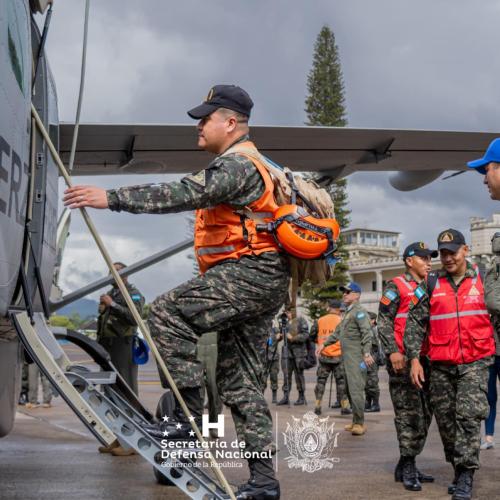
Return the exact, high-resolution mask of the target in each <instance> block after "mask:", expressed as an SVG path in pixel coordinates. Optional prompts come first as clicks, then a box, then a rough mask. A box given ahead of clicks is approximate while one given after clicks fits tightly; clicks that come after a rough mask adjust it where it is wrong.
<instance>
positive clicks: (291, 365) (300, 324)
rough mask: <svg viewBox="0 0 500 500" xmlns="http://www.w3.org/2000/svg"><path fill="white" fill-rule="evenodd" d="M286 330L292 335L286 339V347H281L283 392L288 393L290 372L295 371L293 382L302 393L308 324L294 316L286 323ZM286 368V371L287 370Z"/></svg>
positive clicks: (290, 385) (304, 386) (303, 388)
mask: <svg viewBox="0 0 500 500" xmlns="http://www.w3.org/2000/svg"><path fill="white" fill-rule="evenodd" d="M288 332H289V333H290V334H291V335H292V340H290V339H288V340H287V346H288V349H286V347H285V343H284V342H283V346H282V348H281V369H282V370H283V379H284V380H283V393H284V394H285V396H287V395H289V394H290V389H291V388H292V374H293V373H295V384H296V386H297V391H298V392H299V394H304V392H305V389H306V382H305V379H304V361H305V359H306V355H307V348H306V341H307V338H308V337H309V326H308V325H307V321H306V320H305V319H304V318H302V317H300V316H299V317H298V318H294V319H292V321H290V322H289V323H288ZM287 369H288V372H287Z"/></svg>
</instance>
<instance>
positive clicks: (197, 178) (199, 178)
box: [186, 169, 207, 187]
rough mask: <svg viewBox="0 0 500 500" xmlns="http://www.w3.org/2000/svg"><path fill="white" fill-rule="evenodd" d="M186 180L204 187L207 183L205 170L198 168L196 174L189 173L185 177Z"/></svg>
mask: <svg viewBox="0 0 500 500" xmlns="http://www.w3.org/2000/svg"><path fill="white" fill-rule="evenodd" d="M186 180H189V181H191V182H193V183H194V184H196V185H198V186H201V187H205V186H206V184H207V178H206V171H205V169H203V170H200V171H199V172H198V173H196V174H191V175H188V176H187V177H186Z"/></svg>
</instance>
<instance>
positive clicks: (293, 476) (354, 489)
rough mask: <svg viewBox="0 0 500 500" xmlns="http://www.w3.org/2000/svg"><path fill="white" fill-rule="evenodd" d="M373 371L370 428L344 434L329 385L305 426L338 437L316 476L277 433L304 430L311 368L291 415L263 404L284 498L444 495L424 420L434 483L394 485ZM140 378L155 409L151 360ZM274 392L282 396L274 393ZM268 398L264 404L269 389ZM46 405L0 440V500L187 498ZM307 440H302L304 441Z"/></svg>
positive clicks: (241, 469)
mask: <svg viewBox="0 0 500 500" xmlns="http://www.w3.org/2000/svg"><path fill="white" fill-rule="evenodd" d="M65 349H66V350H67V352H68V354H69V355H70V357H71V358H72V359H76V360H78V361H79V362H80V363H85V362H89V361H88V360H85V359H84V355H83V354H81V352H79V351H78V350H77V348H75V347H73V346H66V347H65ZM379 373H380V389H381V394H382V397H381V406H382V411H381V412H380V413H368V414H366V425H367V428H368V431H367V433H366V434H365V435H364V436H361V437H356V436H352V435H351V434H350V433H348V432H346V431H344V425H345V424H346V423H349V422H350V418H349V417H348V416H341V415H340V412H339V410H336V409H331V408H328V387H327V392H326V394H325V399H324V401H323V414H322V415H321V419H325V420H324V422H323V425H324V427H323V428H322V429H320V430H318V426H319V425H321V421H320V420H313V421H312V423H313V429H316V431H314V432H313V433H312V434H313V437H314V436H315V437H316V439H317V440H318V439H319V441H321V439H323V438H322V437H321V436H323V435H325V431H326V430H331V431H332V432H331V434H329V435H327V437H328V438H329V439H328V442H327V443H329V444H330V445H332V443H334V441H335V435H336V434H337V433H338V435H337V436H336V439H337V442H336V444H337V446H336V447H335V448H333V446H331V447H330V449H329V453H326V451H324V453H323V454H322V455H321V457H323V458H324V457H328V458H330V459H331V460H330V461H329V462H323V463H321V464H320V465H322V466H323V468H321V469H320V470H316V471H314V472H308V471H304V470H302V469H297V468H291V467H290V460H287V458H289V457H293V456H294V455H295V456H297V457H298V458H299V459H303V458H304V457H305V456H306V453H305V452H304V451H302V452H298V451H297V449H296V448H297V446H295V447H293V446H292V449H291V450H290V449H289V448H288V446H287V444H285V439H284V433H285V432H286V431H287V429H288V432H289V429H290V428H292V427H293V425H294V419H297V421H296V425H298V429H299V430H301V429H302V430H303V429H304V426H305V422H306V419H304V415H305V414H306V413H307V412H312V410H313V409H314V383H315V369H314V368H313V369H311V370H308V371H307V372H306V382H307V391H306V397H307V399H308V405H307V406H305V407H304V406H294V405H293V401H294V400H295V399H296V397H297V393H296V391H295V388H293V389H292V400H291V402H292V404H291V406H290V407H289V408H288V407H286V406H276V405H273V404H270V408H271V412H272V414H273V420H274V424H275V432H276V438H277V444H278V448H279V451H278V454H277V470H278V473H277V474H278V478H279V480H280V484H281V491H282V495H281V498H282V499H283V500H288V499H297V498H307V499H313V500H316V499H317V500H323V499H325V500H326V499H328V500H330V499H341V498H342V499H344V498H346V499H347V498H348V499H363V500H365V499H370V500H371V499H374V500H376V499H384V500H386V499H410V498H412V499H418V500H421V499H441V500H445V499H449V498H450V496H449V495H448V494H447V491H446V490H447V485H448V483H449V482H450V480H451V478H452V475H453V474H452V469H451V466H450V465H448V464H447V463H446V462H445V461H444V454H443V451H442V445H441V440H440V438H439V434H438V431H437V428H436V425H435V422H433V423H432V426H431V429H430V434H429V437H428V441H427V444H426V447H425V449H424V451H423V453H422V454H421V455H420V456H419V457H418V460H417V464H418V466H419V468H420V469H421V470H422V471H424V472H426V473H431V474H433V475H434V476H435V482H434V483H426V484H424V485H423V489H422V491H421V492H408V491H406V490H405V489H404V488H403V486H402V485H401V483H395V482H394V475H393V474H394V466H395V463H396V462H397V459H398V457H399V452H398V445H397V440H396V434H395V430H394V423H393V418H394V414H393V411H392V406H391V402H390V399H389V393H388V386H387V374H386V371H385V368H381V369H380V372H379ZM139 376H140V379H139V380H140V383H139V391H140V397H141V400H142V401H143V402H144V404H145V405H146V406H147V407H148V408H150V409H151V411H154V410H155V407H156V402H157V400H158V398H159V396H160V394H161V393H162V389H161V386H160V384H159V381H158V377H157V372H156V367H155V366H154V364H153V363H151V362H150V363H148V364H147V365H145V366H143V367H141V369H140V375H139ZM334 386H335V384H334ZM333 392H335V389H333ZM281 395H282V393H281V389H280V391H279V396H281ZM266 396H267V397H268V399H269V400H270V390H269V389H268V390H267V391H266ZM332 396H334V395H332ZM333 399H334V397H332V400H333ZM52 403H53V406H52V408H49V409H45V408H34V409H31V410H27V409H26V408H25V407H22V406H20V407H19V409H18V414H17V418H16V423H15V427H14V430H13V431H12V433H11V434H10V435H9V436H7V437H6V438H4V439H2V440H1V442H0V459H1V461H0V499H37V500H38V499H40V500H42V499H43V500H45V499H47V500H49V499H50V500H66V499H82V500H83V499H85V500H88V499H113V500H114V499H119V500H128V499H137V498H141V499H182V498H187V497H186V496H185V495H184V494H183V493H182V492H181V491H180V490H178V489H177V488H175V487H172V486H162V485H159V484H157V483H156V480H155V478H154V476H153V471H152V467H151V466H150V465H149V464H148V463H147V462H146V461H145V460H143V459H142V458H141V457H140V456H131V457H113V456H111V455H108V454H100V453H98V452H97V447H98V443H97V441H96V440H95V438H94V437H93V436H92V435H91V434H90V433H89V432H88V431H87V429H86V428H85V427H84V426H83V424H81V423H80V421H79V420H78V419H77V417H76V416H75V415H74V414H73V413H72V411H71V410H70V409H69V407H68V406H67V405H66V404H65V403H64V401H62V400H61V398H60V397H56V398H54V399H53V400H52ZM224 414H225V422H226V425H225V436H224V438H223V439H221V441H222V440H224V441H226V442H227V443H228V446H229V445H230V443H231V442H232V441H233V440H235V438H236V434H235V431H234V427H233V424H232V420H231V416H230V413H229V412H228V410H227V409H226V410H225V411H224ZM311 416H313V414H311ZM326 417H328V420H326ZM332 425H333V428H332ZM289 435H290V434H289ZM287 441H288V444H289V445H290V443H293V442H294V441H293V439H290V438H289V439H288V440H287ZM307 441H308V440H307V439H305V440H304V442H305V443H307ZM327 446H328V444H327ZM229 447H230V446H229ZM306 448H307V446H306ZM325 449H326V448H325ZM325 449H324V450H325ZM499 449H500V444H499V448H496V449H492V450H486V451H482V452H481V464H482V467H481V469H480V470H479V471H478V472H477V473H476V475H475V479H474V498H476V499H488V500H489V499H495V498H500V493H499V492H498V491H499V486H500V478H499V477H498V466H499V464H500V460H499V458H500V453H499ZM313 455H314V453H313ZM226 462H227V463H229V462H230V466H229V467H224V468H222V471H223V473H224V474H225V476H226V478H227V479H228V481H229V482H230V483H231V484H233V485H238V484H240V483H242V482H244V481H246V480H247V479H248V469H247V467H246V464H245V461H242V460H232V461H228V460H226ZM311 463H312V461H309V464H311ZM328 464H330V466H331V467H330V468H328Z"/></svg>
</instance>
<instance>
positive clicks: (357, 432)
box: [351, 424, 366, 436]
mask: <svg viewBox="0 0 500 500" xmlns="http://www.w3.org/2000/svg"><path fill="white" fill-rule="evenodd" d="M365 432H366V425H361V424H354V425H353V426H352V430H351V434H352V435H353V436H362V435H363V434H364V433H365Z"/></svg>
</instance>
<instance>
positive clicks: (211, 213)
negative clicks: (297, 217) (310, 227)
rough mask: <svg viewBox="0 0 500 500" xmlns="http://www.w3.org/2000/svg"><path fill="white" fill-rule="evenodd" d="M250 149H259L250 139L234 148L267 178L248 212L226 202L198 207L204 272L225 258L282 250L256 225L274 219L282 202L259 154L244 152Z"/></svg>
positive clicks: (197, 226)
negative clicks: (276, 199)
mask: <svg viewBox="0 0 500 500" xmlns="http://www.w3.org/2000/svg"><path fill="white" fill-rule="evenodd" d="M239 149H241V151H239ZM249 149H254V150H255V151H257V150H256V149H255V146H254V145H253V144H252V143H251V142H250V141H245V142H243V143H240V144H236V145H235V146H233V147H232V148H231V151H232V152H236V153H239V154H242V155H243V156H247V157H248V159H249V160H251V161H252V163H253V164H254V165H255V166H256V168H257V170H258V171H259V173H260V175H261V176H262V178H263V180H264V185H265V189H264V192H263V193H262V196H261V197H260V198H259V199H258V200H256V201H254V202H252V203H251V204H250V205H249V206H248V207H247V211H246V215H245V214H243V213H240V212H239V211H237V210H236V209H235V208H234V207H232V206H230V205H226V204H221V205H217V206H216V207H213V208H203V209H199V210H197V211H196V222H195V232H194V249H195V254H196V258H197V260H198V265H199V268H200V271H201V273H202V274H203V273H205V272H206V271H207V269H209V268H210V267H212V266H213V265H215V264H217V263H218V262H220V261H222V260H226V259H235V260H238V259H240V258H241V257H243V256H244V255H259V254H261V253H264V252H278V251H279V247H278V244H277V243H276V241H275V239H274V237H273V235H272V234H268V233H265V232H258V231H257V228H256V225H257V222H259V221H260V222H261V223H267V222H270V221H272V220H273V215H274V212H275V211H276V210H277V209H278V205H277V203H276V201H275V199H274V183H273V181H272V179H271V176H270V175H269V172H268V171H267V169H266V167H265V166H264V165H263V164H262V163H261V162H259V161H258V160H257V159H256V158H254V157H253V156H252V157H250V156H248V155H246V154H245V153H244V151H247V150H249Z"/></svg>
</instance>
